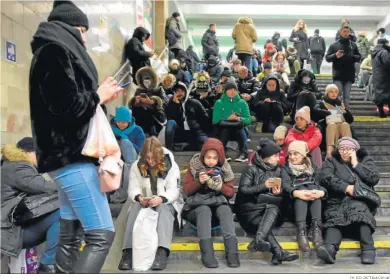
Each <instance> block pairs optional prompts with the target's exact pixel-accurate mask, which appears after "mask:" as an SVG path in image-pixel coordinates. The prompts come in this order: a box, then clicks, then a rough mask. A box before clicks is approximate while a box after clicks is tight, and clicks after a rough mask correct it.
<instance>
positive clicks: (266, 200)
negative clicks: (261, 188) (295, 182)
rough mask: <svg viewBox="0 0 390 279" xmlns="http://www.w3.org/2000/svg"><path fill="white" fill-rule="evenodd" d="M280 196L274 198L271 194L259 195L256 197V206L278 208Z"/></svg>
mask: <svg viewBox="0 0 390 279" xmlns="http://www.w3.org/2000/svg"><path fill="white" fill-rule="evenodd" d="M282 199H283V198H282V196H275V195H274V194H272V193H267V194H261V195H259V196H258V197H257V204H273V205H276V206H277V207H279V205H280V203H281V201H282Z"/></svg>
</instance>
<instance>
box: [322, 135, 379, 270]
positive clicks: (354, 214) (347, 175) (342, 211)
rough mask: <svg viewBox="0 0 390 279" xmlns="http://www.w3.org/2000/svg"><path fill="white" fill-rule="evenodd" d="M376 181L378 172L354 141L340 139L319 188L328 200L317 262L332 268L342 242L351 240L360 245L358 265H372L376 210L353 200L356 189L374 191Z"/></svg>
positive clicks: (372, 206)
mask: <svg viewBox="0 0 390 279" xmlns="http://www.w3.org/2000/svg"><path fill="white" fill-rule="evenodd" d="M378 181H379V173H378V170H377V168H376V166H375V163H374V160H373V159H372V158H370V157H369V156H368V154H367V151H366V150H364V149H360V146H359V143H358V142H357V141H356V140H354V139H352V138H350V137H343V138H341V139H340V140H339V141H338V149H336V150H334V152H333V156H332V157H331V158H328V159H327V160H326V161H325V163H324V165H323V166H322V171H321V185H323V186H324V187H325V188H327V190H328V198H327V200H326V202H325V209H324V214H323V219H324V224H323V228H324V229H325V231H324V242H325V245H324V246H321V247H320V248H318V250H317V257H318V258H319V259H321V260H323V261H324V262H325V263H328V264H333V263H334V262H335V261H336V253H337V251H338V250H339V246H340V243H341V240H342V238H343V237H350V238H357V239H358V240H359V241H360V247H361V251H362V253H361V262H362V263H363V264H373V263H375V247H374V239H373V238H372V234H373V233H374V232H375V228H376V221H375V217H374V215H375V212H376V209H377V207H378V206H377V205H376V206H374V205H372V204H371V203H369V202H368V201H367V200H363V199H361V197H360V198H359V199H358V198H356V197H355V190H356V189H355V187H362V185H364V186H365V187H368V188H371V189H373V191H374V186H375V185H376V184H377V183H378ZM373 195H374V196H375V195H376V193H373ZM377 199H379V196H377ZM379 203H380V199H379Z"/></svg>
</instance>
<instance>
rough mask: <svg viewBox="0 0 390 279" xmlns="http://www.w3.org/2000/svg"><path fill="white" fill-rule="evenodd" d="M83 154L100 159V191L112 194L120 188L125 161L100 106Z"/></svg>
mask: <svg viewBox="0 0 390 279" xmlns="http://www.w3.org/2000/svg"><path fill="white" fill-rule="evenodd" d="M82 154H83V155H85V156H89V157H94V158H96V155H97V158H99V164H100V167H99V170H98V175H99V180H100V190H101V191H102V192H103V193H106V192H112V191H115V190H117V189H118V188H119V187H120V184H121V180H122V170H123V161H122V160H121V152H120V148H119V145H118V142H117V141H116V138H115V135H114V133H113V131H112V129H111V126H110V123H109V122H108V120H107V117H106V115H105V114H104V111H103V109H102V108H101V106H100V105H98V106H97V108H96V113H95V115H94V116H93V117H92V119H91V121H90V123H89V130H88V136H87V141H86V143H85V145H84V148H83V150H82Z"/></svg>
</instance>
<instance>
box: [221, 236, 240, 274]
mask: <svg viewBox="0 0 390 279" xmlns="http://www.w3.org/2000/svg"><path fill="white" fill-rule="evenodd" d="M224 242H225V257H226V261H227V265H228V267H239V266H240V265H241V264H240V259H239V258H238V246H237V245H238V243H237V238H235V237H230V238H225V240H224Z"/></svg>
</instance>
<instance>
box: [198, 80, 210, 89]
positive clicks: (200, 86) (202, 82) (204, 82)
mask: <svg viewBox="0 0 390 279" xmlns="http://www.w3.org/2000/svg"><path fill="white" fill-rule="evenodd" d="M209 89H210V87H209V83H208V81H207V80H198V81H197V83H196V91H199V92H209Z"/></svg>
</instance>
